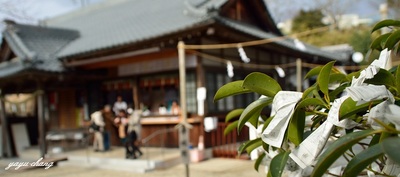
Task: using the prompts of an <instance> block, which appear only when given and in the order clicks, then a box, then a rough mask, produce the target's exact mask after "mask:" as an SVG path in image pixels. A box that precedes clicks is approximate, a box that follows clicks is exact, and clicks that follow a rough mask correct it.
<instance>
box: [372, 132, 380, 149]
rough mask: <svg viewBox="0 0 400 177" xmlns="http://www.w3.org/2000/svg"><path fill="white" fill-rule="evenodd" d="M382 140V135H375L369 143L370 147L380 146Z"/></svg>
mask: <svg viewBox="0 0 400 177" xmlns="http://www.w3.org/2000/svg"><path fill="white" fill-rule="evenodd" d="M380 138H381V134H375V135H374V136H373V137H372V139H371V141H370V142H369V146H373V145H375V144H378V143H379V140H380Z"/></svg>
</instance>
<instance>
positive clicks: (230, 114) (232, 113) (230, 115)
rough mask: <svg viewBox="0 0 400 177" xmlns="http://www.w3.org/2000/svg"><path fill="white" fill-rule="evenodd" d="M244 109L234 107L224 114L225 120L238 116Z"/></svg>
mask: <svg viewBox="0 0 400 177" xmlns="http://www.w3.org/2000/svg"><path fill="white" fill-rule="evenodd" d="M243 111H244V109H235V110H232V111H231V112H229V113H228V114H227V115H226V116H225V122H229V121H231V120H232V119H234V118H239V116H240V114H242V112H243Z"/></svg>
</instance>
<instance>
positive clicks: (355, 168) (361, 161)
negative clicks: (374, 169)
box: [342, 144, 383, 177]
mask: <svg viewBox="0 0 400 177" xmlns="http://www.w3.org/2000/svg"><path fill="white" fill-rule="evenodd" d="M382 155H383V149H382V147H381V145H380V144H376V145H373V146H371V147H369V148H368V149H366V150H364V151H362V152H360V153H358V154H357V155H356V156H354V157H353V158H352V159H351V160H350V162H349V163H348V164H347V166H346V168H345V169H344V170H343V174H342V175H343V177H352V176H358V175H359V174H360V173H361V172H362V171H363V170H364V169H365V168H367V166H368V165H370V164H371V163H372V162H374V161H375V160H376V159H377V158H379V157H380V156H382Z"/></svg>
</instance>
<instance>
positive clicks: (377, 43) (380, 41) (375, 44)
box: [370, 33, 391, 51]
mask: <svg viewBox="0 0 400 177" xmlns="http://www.w3.org/2000/svg"><path fill="white" fill-rule="evenodd" d="M390 34H391V33H386V34H382V35H380V36H379V37H377V38H376V39H374V41H372V43H371V46H370V48H371V49H376V50H379V51H381V50H383V47H384V46H385V43H386V41H387V39H388V37H389V36H390Z"/></svg>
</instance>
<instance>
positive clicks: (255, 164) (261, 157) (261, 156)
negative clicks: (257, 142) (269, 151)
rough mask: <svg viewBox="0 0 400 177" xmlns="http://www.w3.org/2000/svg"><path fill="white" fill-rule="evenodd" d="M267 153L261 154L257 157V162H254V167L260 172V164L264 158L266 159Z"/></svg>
mask: <svg viewBox="0 0 400 177" xmlns="http://www.w3.org/2000/svg"><path fill="white" fill-rule="evenodd" d="M265 155H266V154H265V153H262V154H261V155H259V156H258V157H257V160H256V162H255V163H254V169H255V170H256V171H257V172H258V169H259V168H260V164H261V162H262V160H263V159H264V157H265Z"/></svg>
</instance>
